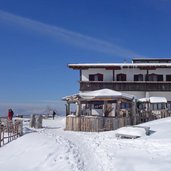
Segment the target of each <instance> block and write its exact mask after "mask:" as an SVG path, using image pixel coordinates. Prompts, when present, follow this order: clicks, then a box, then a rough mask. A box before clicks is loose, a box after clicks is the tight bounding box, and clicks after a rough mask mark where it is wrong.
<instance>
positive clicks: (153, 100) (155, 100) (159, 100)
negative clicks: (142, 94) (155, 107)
mask: <svg viewBox="0 0 171 171" xmlns="http://www.w3.org/2000/svg"><path fill="white" fill-rule="evenodd" d="M138 101H140V102H150V103H167V99H166V98H165V97H150V98H141V99H139V100H138Z"/></svg>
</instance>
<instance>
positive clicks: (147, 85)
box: [80, 81, 171, 91]
mask: <svg viewBox="0 0 171 171" xmlns="http://www.w3.org/2000/svg"><path fill="white" fill-rule="evenodd" d="M104 88H108V89H112V90H116V91H171V81H80V91H93V90H99V89H104Z"/></svg>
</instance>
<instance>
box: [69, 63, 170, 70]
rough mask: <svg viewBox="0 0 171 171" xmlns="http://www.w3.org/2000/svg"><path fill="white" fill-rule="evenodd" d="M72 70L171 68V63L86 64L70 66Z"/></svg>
mask: <svg viewBox="0 0 171 171" xmlns="http://www.w3.org/2000/svg"><path fill="white" fill-rule="evenodd" d="M68 67H69V68H72V69H88V68H107V69H122V68H140V69H145V68H151V69H153V68H154V69H155V68H171V63H84V64H81V63H80V64H68Z"/></svg>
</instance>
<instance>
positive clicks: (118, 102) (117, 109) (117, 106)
mask: <svg viewBox="0 0 171 171" xmlns="http://www.w3.org/2000/svg"><path fill="white" fill-rule="evenodd" d="M120 104H121V100H120V99H118V100H117V103H116V116H117V117H118V116H119V115H120Z"/></svg>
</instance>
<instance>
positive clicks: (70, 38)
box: [0, 10, 142, 57]
mask: <svg viewBox="0 0 171 171" xmlns="http://www.w3.org/2000/svg"><path fill="white" fill-rule="evenodd" d="M0 21H5V22H6V23H8V24H9V23H10V24H15V25H17V26H20V27H24V28H26V29H31V30H34V31H37V32H38V33H41V34H44V35H48V36H50V37H52V38H54V39H56V40H58V41H62V42H65V43H68V44H71V45H74V46H79V47H82V48H85V49H89V50H93V51H96V52H101V53H104V54H109V55H113V56H114V55H115V56H120V57H135V56H136V57H137V56H138V57H142V56H141V55H139V54H137V53H135V52H134V51H132V50H129V49H126V48H124V47H121V46H118V45H116V44H113V43H110V42H107V41H104V40H100V39H97V38H94V37H91V36H87V35H83V34H80V33H77V32H73V31H70V30H66V29H63V28H60V27H57V26H53V25H49V24H45V23H42V22H39V21H35V20H32V19H28V18H25V17H21V16H17V15H14V14H11V13H8V12H5V11H2V10H0Z"/></svg>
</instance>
